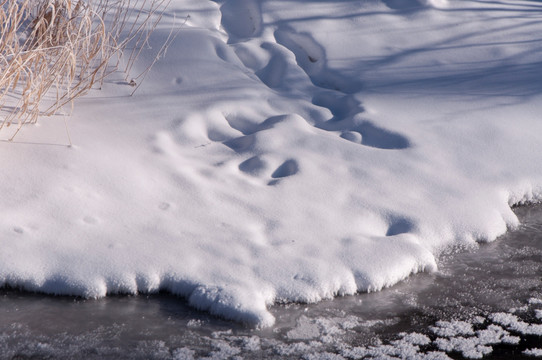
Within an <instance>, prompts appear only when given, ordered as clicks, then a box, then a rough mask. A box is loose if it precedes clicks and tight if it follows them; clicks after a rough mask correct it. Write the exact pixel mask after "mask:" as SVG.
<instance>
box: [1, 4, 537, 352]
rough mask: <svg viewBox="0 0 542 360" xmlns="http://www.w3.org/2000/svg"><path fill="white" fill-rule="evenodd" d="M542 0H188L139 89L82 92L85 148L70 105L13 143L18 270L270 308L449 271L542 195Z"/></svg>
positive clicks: (219, 309) (6, 222) (7, 168)
mask: <svg viewBox="0 0 542 360" xmlns="http://www.w3.org/2000/svg"><path fill="white" fill-rule="evenodd" d="M540 10H541V5H540V2H538V1H526V0H521V1H512V0H504V1H501V2H498V3H496V2H493V1H474V0H458V1H453V2H452V1H444V0H440V1H439V0H431V1H429V0H419V1H418V0H400V1H399V0H381V1H350V0H340V1H316V0H314V1H308V2H307V1H304V2H303V3H300V2H299V1H298V0H286V1H283V0H281V1H279V0H267V1H258V0H225V1H216V2H214V1H207V0H197V1H196V0H173V1H172V4H171V6H170V9H169V12H168V14H167V15H168V16H165V17H164V20H163V22H162V23H161V25H160V27H159V28H158V29H157V31H156V32H155V33H154V34H153V36H152V37H151V40H150V43H151V47H152V48H153V49H150V50H148V53H146V54H144V55H143V57H142V58H141V59H140V61H139V63H138V66H139V68H140V69H144V68H146V66H147V65H148V62H149V61H150V59H152V51H157V48H159V46H152V45H154V44H161V43H162V41H163V40H164V39H165V38H166V37H167V36H168V34H169V31H170V27H171V21H172V20H170V19H173V15H175V17H176V18H179V19H183V18H185V17H186V16H187V15H190V18H189V19H188V21H187V22H186V24H185V25H184V26H183V30H182V31H181V33H180V35H179V36H178V38H177V39H176V41H175V42H174V43H173V44H172V45H171V47H170V48H169V49H168V52H167V56H165V57H164V58H163V59H161V60H160V62H158V63H157V64H156V65H155V67H154V68H153V70H152V72H151V73H150V75H149V76H148V77H147V79H146V82H145V83H143V85H142V86H141V88H140V89H139V91H138V92H137V93H136V94H135V95H134V96H133V97H130V96H129V94H130V92H131V91H132V88H130V87H129V86H125V85H123V82H122V81H118V82H117V81H115V80H113V79H112V80H111V81H109V82H108V83H106V84H104V86H103V88H102V90H100V91H99V90H96V91H93V92H91V94H89V95H88V96H87V97H86V98H83V99H81V100H80V101H78V102H77V103H76V104H75V109H74V111H73V114H72V116H71V117H69V119H68V127H69V131H70V134H71V138H72V141H73V143H74V146H73V147H67V146H64V145H65V144H66V143H67V139H66V138H65V129H64V118H63V117H62V116H56V117H52V118H42V119H40V121H39V123H38V125H37V126H30V127H27V128H25V129H23V131H22V132H21V133H20V135H19V136H18V137H17V138H15V141H14V142H12V143H8V142H0V148H1V149H0V161H1V163H2V171H1V172H0V184H1V185H0V186H1V193H2V194H3V195H2V197H1V198H0V208H2V209H3V210H4V211H3V216H2V218H1V219H0V248H1V249H2V250H1V251H0V285H9V286H13V287H18V288H22V289H25V290H29V291H40V292H46V293H51V294H70V295H79V296H84V297H88V298H99V297H103V296H106V295H107V294H114V293H129V294H135V293H138V292H156V291H159V290H165V291H169V292H171V293H174V294H178V295H181V296H184V297H185V298H186V299H188V302H189V303H190V304H191V305H192V306H194V307H196V308H198V309H201V310H204V311H209V312H211V313H213V314H216V315H220V316H223V317H226V318H228V319H232V320H237V321H242V322H246V323H249V324H252V325H259V326H270V325H272V324H273V322H274V318H273V316H272V315H271V314H270V312H269V311H268V307H269V306H270V305H272V304H273V303H276V302H291V301H300V302H316V301H320V300H322V299H329V298H332V297H334V296H337V295H346V294H353V293H356V292H358V291H377V290H380V289H382V288H384V287H388V286H391V285H393V284H395V283H397V282H398V281H401V280H403V279H405V278H406V277H408V276H409V275H411V274H413V273H418V272H422V271H435V270H436V269H437V264H436V257H437V256H438V255H439V254H440V253H441V251H443V250H444V249H447V248H449V247H451V246H454V245H472V244H475V243H476V242H477V241H492V240H494V239H495V238H496V237H497V236H499V235H501V234H503V233H504V232H505V231H506V230H507V229H508V228H511V227H515V226H517V225H518V220H517V218H516V216H515V215H514V213H513V212H512V211H511V209H510V206H511V205H513V204H520V203H526V202H533V201H538V200H540V198H541V196H542V165H541V163H540V155H539V154H540V150H541V146H542V145H541V142H540V136H539V134H540V133H542V122H541V121H540V114H542V101H541V99H540V97H541V93H542V85H541V84H542V78H541V77H542V74H541V72H540V71H539V69H540V63H541V62H542V52H541V51H540V40H539V35H538V34H540V33H541V31H542V22H540V21H538V20H539V17H540ZM4 132H5V133H4ZM3 134H4V135H5V136H4V135H3ZM0 136H2V137H3V138H6V139H7V138H9V133H8V131H7V130H3V132H0ZM503 321H504V323H503V322H499V324H501V325H502V326H505V327H507V329H513V330H514V331H526V332H527V333H539V332H540V331H542V330H539V328H538V327H534V325H533V326H524V325H523V324H522V323H521V322H506V321H508V320H504V319H503ZM447 341H448V340H447ZM449 341H452V340H451V339H450V340H449ZM409 346H411V345H409ZM412 346H414V347H415V346H416V345H412ZM480 346H481V347H479V349H478V348H477V350H476V351H478V352H479V353H485V352H486V348H485V347H483V345H480ZM443 347H445V345H444V344H443ZM407 348H409V347H408V346H407ZM407 348H405V350H404V351H409V350H408V349H407ZM223 351H225V350H224V349H223ZM371 351H372V350H371ZM374 351H376V350H374ZM378 351H380V350H378ZM382 351H384V352H386V351H387V350H382ZM390 351H391V350H390ZM392 353H393V351H392ZM180 356H181V355H180Z"/></svg>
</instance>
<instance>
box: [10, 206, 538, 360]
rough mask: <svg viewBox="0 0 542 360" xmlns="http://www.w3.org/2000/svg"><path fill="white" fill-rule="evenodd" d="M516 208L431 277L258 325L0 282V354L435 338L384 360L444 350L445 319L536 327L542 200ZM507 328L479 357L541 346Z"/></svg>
mask: <svg viewBox="0 0 542 360" xmlns="http://www.w3.org/2000/svg"><path fill="white" fill-rule="evenodd" d="M515 211H516V213H517V214H518V216H519V217H520V220H521V222H522V225H521V227H520V228H519V229H517V230H514V231H512V232H509V233H508V234H506V235H505V236H503V237H502V238H500V239H498V240H497V241H496V242H493V243H490V244H483V245H481V246H480V247H479V248H478V249H469V250H468V251H465V250H461V249H457V250H455V251H452V252H450V253H449V254H446V255H443V256H442V257H441V259H440V260H439V261H440V262H439V268H440V270H439V272H438V273H435V274H421V275H417V276H413V277H411V278H409V279H408V280H407V281H405V282H403V283H401V284H398V285H397V286H394V287H392V288H390V289H386V290H384V291H382V292H379V293H373V294H360V295H357V296H348V297H343V298H338V299H335V300H333V301H325V302H321V303H318V304H312V305H306V304H291V305H281V306H275V307H273V308H272V309H271V310H272V312H273V314H274V315H275V316H276V318H277V323H276V325H275V326H274V327H273V328H270V329H264V330H257V329H250V328H246V327H244V326H242V325H240V324H236V323H232V322H229V321H225V320H221V319H217V318H215V317H212V316H209V315H207V314H205V313H201V312H197V311H195V310H193V309H191V308H189V307H188V306H187V305H186V303H185V302H184V301H183V300H182V299H179V298H177V297H174V296H170V295H167V294H155V295H150V296H145V295H140V296H112V297H108V298H105V299H101V300H82V299H76V298H71V297H53V296H46V295H39V294H28V293H23V292H19V291H15V290H10V289H4V290H1V292H0V359H74V358H84V359H193V358H196V359H197V358H207V359H228V358H231V359H260V358H265V359H284V358H291V359H298V358H306V359H341V358H346V359H348V358H359V357H361V356H362V355H363V353H359V352H356V351H357V350H359V348H360V347H362V348H364V349H377V350H378V349H386V348H385V347H383V346H384V345H389V344H392V345H393V344H394V343H393V341H394V340H397V339H398V338H400V337H401V336H400V335H399V334H400V333H401V332H406V333H412V332H417V333H420V334H425V335H426V336H427V337H428V338H429V339H430V341H431V342H429V343H427V344H424V345H420V346H417V348H416V349H417V350H416V351H417V352H416V353H415V354H413V355H412V354H411V355H410V357H408V356H407V355H408V353H402V354H399V353H395V355H394V353H393V351H395V350H393V351H391V353H390V352H389V351H390V350H389V348H387V349H388V350H386V351H388V355H385V354H384V355H382V354H380V355H378V354H379V353H378V351H380V350H378V351H377V350H375V351H376V352H375V353H373V355H374V358H382V359H383V358H401V357H403V358H414V359H416V358H420V359H422V358H424V356H426V354H427V353H431V352H433V351H439V348H438V346H437V345H436V343H435V341H434V340H436V338H437V335H436V334H435V332H434V331H433V330H431V327H432V326H435V324H436V323H437V321H440V320H445V321H452V320H461V321H466V322H468V323H470V324H473V325H472V326H473V329H474V331H476V330H484V329H487V328H489V327H490V326H491V325H492V324H491V321H489V318H491V314H493V313H496V312H507V313H512V312H513V314H514V315H516V316H517V317H518V318H519V319H520V320H521V321H524V322H527V323H529V324H540V323H542V318H539V317H537V314H538V313H537V311H536V310H542V206H528V207H521V208H517V209H516V210H515ZM537 299H541V301H540V302H538V300H537ZM493 326H494V324H493ZM503 328H506V326H503ZM508 330H509V333H510V335H512V336H517V337H518V338H519V343H518V344H515V345H507V344H498V343H497V344H493V345H491V348H492V352H491V353H490V354H486V356H484V359H522V358H532V357H527V356H526V355H524V354H523V353H522V352H523V351H524V350H525V349H531V348H542V336H538V335H532V334H531V335H525V334H522V333H521V332H518V331H515V330H513V329H512V330H511V329H508ZM371 346H372V348H371ZM392 347H393V346H392ZM440 350H442V349H440ZM356 354H357V355H356ZM360 354H361V355H360ZM390 354H391V355H390ZM405 354H406V355H405ZM441 354H444V352H442V351H441ZM465 354H466V353H462V352H461V351H449V352H448V353H447V356H449V357H450V358H454V359H463V358H464V357H463V355H465ZM385 356H388V357H385ZM393 356H395V357H393ZM471 357H472V356H471ZM369 358H370V357H369Z"/></svg>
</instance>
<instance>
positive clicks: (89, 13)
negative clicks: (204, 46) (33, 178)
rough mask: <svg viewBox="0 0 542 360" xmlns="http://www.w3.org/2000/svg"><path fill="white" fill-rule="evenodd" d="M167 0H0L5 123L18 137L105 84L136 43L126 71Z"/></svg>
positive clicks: (0, 101)
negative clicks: (41, 118) (43, 117)
mask: <svg viewBox="0 0 542 360" xmlns="http://www.w3.org/2000/svg"><path fill="white" fill-rule="evenodd" d="M169 1H170V0H118V1H116V0H97V2H96V3H92V2H91V0H0V110H1V113H3V115H4V116H3V119H0V130H1V129H2V128H3V127H8V126H10V125H12V124H17V129H16V131H15V132H14V134H13V135H12V136H11V139H13V137H14V136H15V135H17V133H18V132H19V130H20V129H21V127H22V126H23V125H25V124H28V123H34V122H36V121H37V119H38V116H40V115H52V114H55V113H56V112H57V111H58V110H59V109H60V108H62V107H63V106H65V105H66V104H68V103H72V101H73V100H74V99H75V98H78V97H80V96H82V95H85V94H86V93H87V92H88V91H89V90H90V89H91V88H92V87H93V86H94V85H95V84H100V85H101V84H102V82H103V80H104V78H105V77H106V76H107V75H109V74H111V73H112V72H115V71H117V70H118V69H119V66H120V59H121V57H122V55H123V54H124V53H125V52H127V51H126V49H127V48H128V46H130V48H131V51H130V52H129V54H128V53H126V54H125V56H124V58H125V59H127V61H126V64H125V68H124V69H123V70H124V71H125V72H126V73H128V72H129V71H130V70H131V69H132V66H133V63H134V62H135V60H136V59H137V56H138V55H139V54H140V52H141V49H142V47H143V46H144V45H145V44H146V43H147V41H148V39H149V36H150V35H151V33H152V31H153V30H154V29H155V28H156V26H157V24H158V21H159V20H160V19H161V17H162V15H163V13H164V11H165V8H166V7H167V5H168V3H169ZM169 40H170V38H168V40H167V41H166V43H168V41H169ZM160 53H162V51H160ZM160 53H159V55H161V54H160ZM153 63H154V62H153ZM121 70H122V69H121ZM11 139H10V140H11Z"/></svg>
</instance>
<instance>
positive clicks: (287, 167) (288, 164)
mask: <svg viewBox="0 0 542 360" xmlns="http://www.w3.org/2000/svg"><path fill="white" fill-rule="evenodd" d="M298 171H299V165H298V163H297V161H296V160H294V159H289V160H286V161H285V162H283V163H282V165H280V166H279V167H278V168H277V169H276V170H275V171H274V172H273V173H272V174H271V177H272V178H273V179H274V180H271V181H270V182H268V183H267V185H276V184H277V183H278V182H279V180H280V179H282V178H285V177H288V176H292V175H295V174H297V172H298Z"/></svg>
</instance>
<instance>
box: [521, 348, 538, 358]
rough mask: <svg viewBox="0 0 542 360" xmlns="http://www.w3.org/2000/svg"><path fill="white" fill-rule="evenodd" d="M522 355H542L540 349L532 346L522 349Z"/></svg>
mask: <svg viewBox="0 0 542 360" xmlns="http://www.w3.org/2000/svg"><path fill="white" fill-rule="evenodd" d="M523 355H526V356H533V357H542V349H538V348H533V349H527V350H525V351H523Z"/></svg>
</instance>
